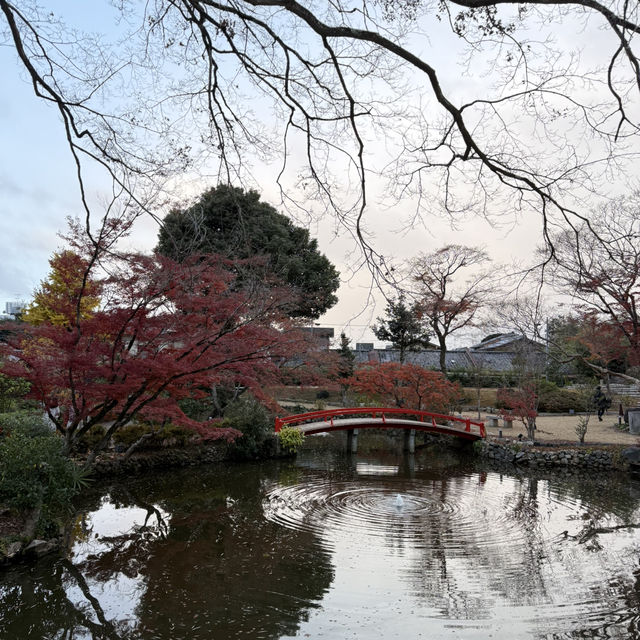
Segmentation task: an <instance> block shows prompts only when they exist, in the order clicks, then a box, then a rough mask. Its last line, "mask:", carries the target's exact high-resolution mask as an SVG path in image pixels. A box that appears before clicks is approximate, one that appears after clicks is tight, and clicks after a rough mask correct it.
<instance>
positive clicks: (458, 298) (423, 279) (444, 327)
mask: <svg viewBox="0 0 640 640" xmlns="http://www.w3.org/2000/svg"><path fill="white" fill-rule="evenodd" d="M488 262H489V256H487V254H486V253H485V252H484V251H482V250H480V249H475V248H473V247H466V246H463V245H448V246H446V247H443V248H442V249H439V250H438V251H435V252H433V253H429V254H423V255H421V256H419V257H418V258H416V260H414V262H413V265H412V270H411V274H412V278H413V280H414V282H415V283H416V290H415V295H416V296H417V298H418V302H417V308H418V309H419V312H420V315H421V317H422V320H423V322H424V323H425V324H426V325H427V326H428V327H430V328H431V330H432V331H433V333H434V335H435V336H436V338H437V340H438V346H439V348H440V370H441V371H442V373H446V370H447V368H446V362H447V361H446V354H447V338H448V337H449V336H450V335H451V334H452V333H455V332H456V331H460V330H462V329H464V328H465V327H470V326H473V324H474V321H475V317H476V314H477V312H478V310H479V309H480V308H481V306H482V305H483V304H484V302H485V297H486V296H487V295H488V294H489V292H493V293H495V291H494V287H493V286H492V285H491V283H490V279H489V273H488V272H487V271H485V270H481V271H477V270H476V269H477V268H478V267H482V266H484V265H486V264H487V263H488ZM463 276H466V280H465V281H464V282H462V283H461V282H460V280H461V278H462V277H463Z"/></svg>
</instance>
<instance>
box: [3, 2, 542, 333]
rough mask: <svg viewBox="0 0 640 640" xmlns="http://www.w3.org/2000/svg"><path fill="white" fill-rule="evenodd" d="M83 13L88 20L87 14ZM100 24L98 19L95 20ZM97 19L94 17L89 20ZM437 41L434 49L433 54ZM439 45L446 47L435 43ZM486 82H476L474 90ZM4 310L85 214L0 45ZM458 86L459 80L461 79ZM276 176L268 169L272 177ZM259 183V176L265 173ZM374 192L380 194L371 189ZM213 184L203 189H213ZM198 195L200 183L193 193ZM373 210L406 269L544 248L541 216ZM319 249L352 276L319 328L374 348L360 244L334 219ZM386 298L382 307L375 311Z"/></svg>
mask: <svg viewBox="0 0 640 640" xmlns="http://www.w3.org/2000/svg"><path fill="white" fill-rule="evenodd" d="M58 4H59V5H60V6H62V7H66V8H67V9H68V8H69V7H71V8H72V9H73V10H74V12H76V13H75V14H74V15H76V16H78V15H80V16H82V11H83V10H84V11H86V12H88V11H91V12H92V13H93V12H94V9H95V7H96V6H99V5H100V4H101V3H95V2H92V3H86V2H80V3H79V2H73V1H72V0H69V1H65V2H59V3H58ZM78 12H79V13H78ZM91 17H92V18H95V15H92V16H91ZM87 19H89V16H87ZM433 44H434V43H431V46H433ZM435 44H436V45H437V44H438V43H437V42H436V43H435ZM477 80H478V79H477V78H474V77H469V78H468V79H467V81H468V82H471V83H473V82H476V81H477ZM0 82H1V85H0V86H2V91H1V92H0V140H1V141H2V154H0V256H1V258H0V305H1V306H0V311H1V310H3V309H4V303H5V302H7V301H13V300H20V299H28V298H29V297H30V296H31V294H32V291H33V289H34V288H35V287H36V286H37V285H38V283H39V281H40V280H41V279H42V278H44V277H45V275H46V273H47V271H48V258H49V257H50V255H51V253H52V252H53V251H54V250H56V249H57V248H59V247H60V246H61V242H60V240H59V239H58V238H57V235H56V234H57V233H58V232H59V231H61V230H64V228H65V217H66V216H75V215H79V214H80V213H81V210H80V206H79V199H78V196H79V190H78V184H77V181H76V178H75V175H74V165H73V161H72V158H71V154H70V152H69V150H68V148H67V147H66V144H65V141H64V137H63V130H62V126H61V122H60V118H59V116H58V115H57V113H56V112H55V110H54V109H53V108H51V107H50V106H49V105H46V104H45V103H43V102H42V101H40V100H39V99H38V98H36V97H35V96H34V94H33V90H32V88H31V86H30V85H29V84H28V83H27V82H26V75H25V73H24V72H23V71H21V69H20V67H19V65H18V63H17V61H16V58H15V54H14V52H13V50H12V49H11V48H9V47H0ZM452 82H453V78H452ZM272 174H273V168H272V169H271V170H270V169H269V168H265V173H264V175H265V176H270V175H272ZM258 175H260V169H258ZM372 185H373V190H374V192H375V189H376V188H381V187H379V186H378V185H376V184H375V183H372ZM210 186H212V185H210V184H206V183H203V184H201V189H202V190H204V189H205V188H207V187H210ZM106 187H107V183H106V182H102V181H101V180H100V179H99V177H98V176H97V175H95V176H93V177H92V176H91V175H90V177H89V181H88V189H89V196H90V198H91V199H92V200H93V201H98V200H99V199H100V197H101V194H104V192H105V190H106ZM194 188H195V189H196V191H195V192H196V193H197V189H198V185H196V187H194V186H193V185H191V189H192V193H193V189H194ZM263 198H264V199H265V200H267V201H270V202H272V203H275V202H276V201H277V190H276V188H275V186H274V184H273V182H272V181H270V178H268V179H267V178H265V185H264V189H263ZM372 201H373V204H372V205H371V207H370V210H369V211H368V212H367V214H366V215H367V219H368V220H370V221H371V222H370V223H369V228H370V229H371V230H372V231H373V233H374V236H375V239H376V244H377V246H378V247H379V248H381V249H383V250H384V252H385V253H387V254H389V255H392V256H393V257H394V258H395V259H396V260H397V261H399V262H402V261H403V260H406V259H409V258H411V257H412V256H415V255H416V254H417V253H418V252H420V251H432V250H435V249H438V248H440V247H442V246H444V245H446V244H449V243H459V244H469V245H472V246H480V247H482V248H485V249H486V250H487V251H488V253H489V254H490V255H491V256H492V257H493V258H494V259H495V260H496V261H497V262H511V261H512V260H519V261H526V260H527V259H528V257H529V256H530V255H531V253H532V252H533V250H534V249H535V247H536V245H537V244H538V242H539V238H540V237H541V236H540V220H539V218H537V217H536V216H526V217H524V218H523V219H517V218H514V217H511V218H510V219H509V221H508V223H507V224H505V226H503V227H501V228H495V227H494V228H492V227H490V226H489V225H488V224H487V223H486V222H485V221H483V220H482V219H478V218H471V219H469V220H467V221H466V222H465V221H461V222H459V224H458V228H456V229H453V228H452V224H451V222H450V221H448V220H446V219H443V218H441V217H437V216H432V217H428V218H427V219H426V220H425V222H424V223H423V224H418V225H417V226H415V227H413V228H412V229H411V230H409V231H407V230H406V229H405V230H403V226H404V223H403V221H404V220H406V218H407V216H408V215H409V213H410V212H411V210H412V208H411V202H410V201H409V202H404V203H402V204H400V205H397V206H396V207H393V208H391V209H388V208H386V207H385V208H382V206H379V207H378V206H377V205H376V204H375V198H373V199H372ZM311 232H312V234H313V235H314V236H315V237H317V238H318V240H319V245H320V249H321V250H322V251H323V252H324V253H325V254H326V255H327V256H328V257H329V258H330V260H331V261H332V262H333V263H334V264H335V265H336V266H337V268H338V269H339V270H340V271H341V273H342V275H343V285H342V287H341V289H340V291H339V299H340V301H339V302H338V304H337V305H336V307H335V308H334V309H332V310H330V311H329V312H328V313H327V314H326V315H325V316H324V317H323V318H321V319H320V321H319V323H320V324H323V325H328V326H333V327H334V328H335V330H336V335H338V334H339V333H340V331H341V330H343V329H344V330H346V332H347V334H348V335H349V336H350V337H351V338H352V339H353V341H354V342H361V341H373V340H374V338H373V336H372V334H371V332H370V331H368V329H367V328H368V326H369V325H370V323H371V321H372V320H374V319H375V317H376V316H378V315H382V313H383V308H384V304H383V303H380V302H379V301H380V300H381V297H380V295H379V294H378V293H377V292H375V291H374V292H373V294H372V292H371V289H370V284H371V282H370V277H369V274H368V273H367V272H366V270H362V271H361V272H360V273H356V274H355V275H353V274H351V273H350V269H349V267H348V266H347V265H348V264H349V263H350V257H351V256H352V255H353V245H352V243H351V240H350V239H349V238H347V237H344V236H342V235H340V234H339V235H338V237H336V234H335V227H334V223H333V221H330V220H325V221H320V222H319V223H318V224H315V225H314V226H312V227H311ZM156 234H157V227H156V224H155V222H153V221H152V220H150V219H146V220H143V221H141V222H140V223H139V224H138V225H137V227H136V228H135V229H134V232H133V234H132V237H131V240H130V242H131V244H132V245H133V246H134V247H136V248H137V249H140V250H143V251H148V250H150V249H151V248H152V247H153V246H154V245H155V242H156ZM375 300H378V305H377V306H375V305H373V304H371V302H372V301H375Z"/></svg>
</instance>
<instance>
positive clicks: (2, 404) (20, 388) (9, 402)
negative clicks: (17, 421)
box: [0, 373, 31, 412]
mask: <svg viewBox="0 0 640 640" xmlns="http://www.w3.org/2000/svg"><path fill="white" fill-rule="evenodd" d="M30 388H31V385H30V384H29V383H28V382H27V381H26V380H24V379H23V378H15V377H11V376H6V375H5V374H3V373H0V412H5V411H13V410H15V409H16V407H17V406H18V405H20V404H25V402H24V397H25V396H26V395H27V393H29V389H30Z"/></svg>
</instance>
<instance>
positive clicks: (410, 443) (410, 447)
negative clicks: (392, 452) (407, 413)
mask: <svg viewBox="0 0 640 640" xmlns="http://www.w3.org/2000/svg"><path fill="white" fill-rule="evenodd" d="M403 449H404V451H407V452H408V453H415V452H416V430H415V429H405V431H404V447H403Z"/></svg>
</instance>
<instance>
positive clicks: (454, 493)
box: [263, 477, 521, 548]
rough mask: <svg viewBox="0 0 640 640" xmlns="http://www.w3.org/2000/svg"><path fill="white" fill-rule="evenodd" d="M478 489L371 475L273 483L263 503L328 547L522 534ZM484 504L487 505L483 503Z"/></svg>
mask: <svg viewBox="0 0 640 640" xmlns="http://www.w3.org/2000/svg"><path fill="white" fill-rule="evenodd" d="M477 491H478V490H477V487H474V486H473V485H472V484H471V483H470V482H461V483H458V484H456V485H442V484H439V483H434V484H424V483H420V482H409V481H407V480H403V481H400V480H395V481H394V480H392V479H389V478H385V479H384V480H378V479H377V478H369V479H367V480H365V481H363V480H362V479H356V480H353V481H342V482H335V481H331V480H329V479H326V478H321V477H320V478H319V477H309V478H307V479H306V480H305V481H303V482H302V483H301V484H297V485H292V486H280V485H276V486H274V487H273V488H272V489H271V490H270V491H268V493H267V495H266V497H265V499H264V502H263V511H264V514H265V517H266V518H267V519H268V520H270V521H271V522H275V523H277V524H279V525H281V526H283V527H287V528H289V529H294V530H298V531H307V532H311V533H313V534H315V535H316V536H318V537H319V538H320V539H321V540H322V541H323V542H324V543H327V544H329V545H331V544H332V542H333V541H334V540H337V539H344V538H345V536H347V537H351V538H354V537H362V536H369V537H372V538H380V537H381V538H388V536H389V535H390V534H392V535H393V536H394V538H395V539H396V540H400V542H402V541H405V542H407V543H410V544H412V545H413V546H419V547H425V546H430V544H431V543H430V540H431V538H432V536H437V537H438V539H439V541H440V543H442V542H443V541H445V542H446V543H447V544H448V546H451V547H452V548H455V547H456V546H458V545H459V544H462V545H467V544H469V543H472V544H474V545H478V544H480V545H483V546H494V545H500V544H502V541H503V540H505V539H512V540H513V539H514V538H517V530H518V529H519V528H520V527H521V523H520V522H518V521H517V520H514V519H512V518H509V517H508V516H507V513H508V512H507V511H506V510H505V509H504V508H503V506H502V504H501V503H500V499H499V498H498V497H497V496H495V495H492V494H491V493H490V492H485V493H486V495H485V496H484V497H483V500H482V502H481V503H480V502H479V501H478V500H477V498H478V495H477ZM480 504H481V505H482V506H480Z"/></svg>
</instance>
